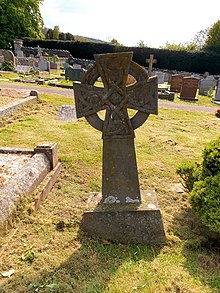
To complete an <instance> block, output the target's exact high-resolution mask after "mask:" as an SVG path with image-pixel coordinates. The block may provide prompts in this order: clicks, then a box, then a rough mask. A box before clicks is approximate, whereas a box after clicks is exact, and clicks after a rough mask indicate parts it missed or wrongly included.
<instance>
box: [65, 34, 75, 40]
mask: <svg viewBox="0 0 220 293" xmlns="http://www.w3.org/2000/svg"><path fill="white" fill-rule="evenodd" d="M66 40H68V41H73V40H75V37H74V35H72V34H71V33H66Z"/></svg>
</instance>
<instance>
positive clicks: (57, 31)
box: [53, 25, 60, 40]
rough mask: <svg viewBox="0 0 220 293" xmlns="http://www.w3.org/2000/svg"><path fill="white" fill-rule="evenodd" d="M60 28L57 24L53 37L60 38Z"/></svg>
mask: <svg viewBox="0 0 220 293" xmlns="http://www.w3.org/2000/svg"><path fill="white" fill-rule="evenodd" d="M59 34H60V28H59V25H55V26H54V28H53V39H54V40H59Z"/></svg>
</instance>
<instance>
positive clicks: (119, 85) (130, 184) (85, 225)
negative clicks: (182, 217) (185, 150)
mask: <svg viewBox="0 0 220 293" xmlns="http://www.w3.org/2000/svg"><path fill="white" fill-rule="evenodd" d="M132 55H133V54H132V52H126V53H113V54H101V55H95V60H96V64H95V65H94V66H92V67H91V68H90V69H89V70H88V71H87V73H86V75H85V77H84V82H85V83H82V84H74V96H75V104H76V113H77V117H78V118H80V117H83V116H85V117H86V119H87V121H88V122H89V123H90V124H91V125H92V126H93V127H95V128H96V129H97V130H100V131H102V138H103V168H102V169H103V170H102V194H101V197H100V199H99V200H98V202H97V206H96V207H95V208H94V209H93V211H91V212H90V213H89V214H88V213H85V214H84V218H83V222H82V229H83V230H84V231H86V232H88V233H89V234H90V235H92V236H96V237H98V238H103V237H104V238H107V239H109V240H112V241H117V242H123V243H129V242H141V243H143V242H144V243H152V239H151V238H152V237H153V238H154V243H159V242H163V241H164V240H165V234H164V230H163V224H162V219H161V215H160V211H159V210H158V212H156V213H155V217H156V218H154V220H153V219H152V217H151V215H149V213H148V209H147V208H146V207H145V208H144V209H143V210H141V211H139V210H138V207H139V206H141V203H143V199H142V198H141V193H140V188H139V179H138V172H137V163H136V155H135V148H134V129H136V128H138V127H139V126H141V125H142V124H143V123H144V122H145V121H146V120H147V118H148V117H149V114H151V113H152V114H157V111H158V106H157V77H152V78H150V79H149V78H148V75H147V73H146V71H145V70H144V69H143V68H142V67H141V66H139V65H138V64H137V63H134V62H133V61H132ZM128 74H131V75H132V76H133V77H134V78H135V80H136V81H137V82H136V83H135V84H133V85H130V86H127V87H126V81H127V78H128ZM99 77H101V79H102V81H103V84H104V88H97V87H94V86H93V85H94V83H95V81H96V80H97V79H98V78H99ZM128 108H131V109H134V110H137V113H136V114H135V116H134V117H132V118H131V119H130V118H129V116H128V112H127V109H128ZM104 109H106V116H105V120H104V121H103V120H101V119H100V118H99V116H98V114H97V112H99V111H100V110H104ZM154 209H157V207H156V205H155V206H154ZM97 211H98V213H97ZM125 211H126V212H125ZM100 212H101V213H100ZM150 212H152V211H150ZM156 214H157V215H156ZM158 214H159V215H160V216H159V217H158ZM114 218H115V220H113V219H114ZM116 219H117V220H116ZM133 221H136V225H138V226H139V227H138V228H136V229H135V228H134V227H136V225H135V224H134V222H133ZM157 221H158V222H160V225H156V227H157V228H156V230H157V231H153V230H151V229H152V227H153V226H154V225H155V223H156V222H157ZM104 223H105V224H104ZM103 224H104V225H103ZM129 226H130V229H129ZM159 226H160V228H159ZM95 227H96V228H95ZM104 227H105V228H104ZM104 230H105V233H104V234H103V232H104ZM106 231H107V233H106ZM151 233H153V235H151ZM120 235H123V237H120ZM150 235H151V236H150ZM156 239H157V240H156ZM162 240H163V241H162Z"/></svg>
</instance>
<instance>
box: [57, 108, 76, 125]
mask: <svg viewBox="0 0 220 293" xmlns="http://www.w3.org/2000/svg"><path fill="white" fill-rule="evenodd" d="M59 119H60V120H63V121H76V120H77V117H76V108H75V106H71V105H62V106H61V107H60V110H59Z"/></svg>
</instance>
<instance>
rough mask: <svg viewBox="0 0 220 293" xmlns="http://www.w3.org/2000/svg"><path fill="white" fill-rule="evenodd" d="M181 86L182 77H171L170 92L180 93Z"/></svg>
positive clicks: (175, 75)
mask: <svg viewBox="0 0 220 293" xmlns="http://www.w3.org/2000/svg"><path fill="white" fill-rule="evenodd" d="M182 84H183V76H182V75H180V74H174V75H171V80H170V91H171V92H175V93H179V92H180V91H181V88H182Z"/></svg>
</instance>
